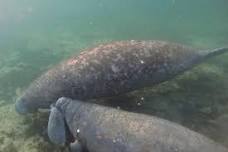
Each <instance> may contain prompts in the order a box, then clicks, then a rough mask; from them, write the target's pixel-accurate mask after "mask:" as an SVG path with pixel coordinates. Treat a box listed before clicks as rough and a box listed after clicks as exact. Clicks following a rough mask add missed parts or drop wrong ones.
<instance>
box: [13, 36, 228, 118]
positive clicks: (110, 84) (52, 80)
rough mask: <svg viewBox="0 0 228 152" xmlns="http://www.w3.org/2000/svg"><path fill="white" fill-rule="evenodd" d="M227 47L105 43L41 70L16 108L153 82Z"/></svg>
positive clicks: (112, 92)
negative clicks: (210, 47)
mask: <svg viewBox="0 0 228 152" xmlns="http://www.w3.org/2000/svg"><path fill="white" fill-rule="evenodd" d="M226 51H228V48H217V49H212V50H196V49H193V48H190V47H187V46H183V45H181V44H176V43H170V42H165V41H152V40H151V41H149V40H148V41H135V40H131V41H117V42H112V43H108V44H101V45H99V46H97V47H94V48H90V49H87V50H85V51H83V52H82V53H81V54H79V55H78V56H74V57H72V58H70V59H68V60H66V61H63V62H61V63H60V64H59V65H57V66H55V67H54V68H52V69H50V70H48V71H47V72H46V73H44V74H43V75H41V76H40V77H39V78H38V79H37V80H35V81H34V82H33V83H32V84H31V85H30V86H29V87H28V89H27V90H26V91H25V92H24V94H23V95H22V96H21V97H20V98H19V99H18V100H17V102H16V110H17V112H18V113H21V114H26V113H30V112H35V111H37V109H39V108H49V107H50V105H51V104H52V103H53V102H55V101H57V99H58V98H60V97H69V98H71V99H78V100H83V101H85V100H89V99H96V98H102V97H112V96H116V95H120V94H124V93H127V92H130V91H133V90H136V89H140V88H143V87H148V86H153V85H156V84H158V83H161V82H163V81H166V80H169V79H171V78H173V77H174V76H176V75H178V74H181V73H183V72H184V71H185V70H187V69H190V68H192V67H193V66H194V65H197V64H198V63H200V62H202V61H203V60H205V59H207V58H209V57H213V56H216V55H219V54H221V53H224V52H226Z"/></svg>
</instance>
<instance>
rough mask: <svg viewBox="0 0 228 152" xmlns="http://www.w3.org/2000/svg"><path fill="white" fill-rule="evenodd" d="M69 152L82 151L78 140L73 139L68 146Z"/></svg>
mask: <svg viewBox="0 0 228 152" xmlns="http://www.w3.org/2000/svg"><path fill="white" fill-rule="evenodd" d="M69 149H70V152H83V147H82V145H81V144H80V142H79V141H78V140H75V141H74V142H73V143H71V144H70V146H69Z"/></svg>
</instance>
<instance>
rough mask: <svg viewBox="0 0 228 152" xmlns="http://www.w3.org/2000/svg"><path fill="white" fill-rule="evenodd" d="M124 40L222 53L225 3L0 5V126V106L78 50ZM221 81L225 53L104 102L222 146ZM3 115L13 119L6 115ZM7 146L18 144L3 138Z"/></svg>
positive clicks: (226, 104) (226, 70) (226, 102)
mask: <svg viewBox="0 0 228 152" xmlns="http://www.w3.org/2000/svg"><path fill="white" fill-rule="evenodd" d="M129 39H136V40H141V39H143V40H150V39H158V40H167V41H172V42H178V43H182V44H186V45H190V46H192V47H196V48H204V49H205V48H216V47H222V46H228V1H227V0H191V1H190V0H108V1H107V0H68V1H61V0H55V1H54V0H39V1H37V0H21V1H16V0H7V1H4V0H0V86H1V87H0V101H1V102H0V106H1V109H4V110H2V112H1V111H0V115H2V117H0V118H1V119H2V120H1V119H0V122H1V121H3V119H5V118H6V117H5V116H3V115H4V114H3V113H6V111H5V109H6V108H5V107H8V106H13V105H12V104H13V103H14V102H15V99H16V98H17V97H18V96H19V95H20V94H21V93H22V92H23V90H24V89H26V87H27V86H28V85H29V84H30V83H31V82H32V81H33V80H34V79H35V78H37V77H38V76H39V75H40V74H41V73H42V72H43V71H45V70H47V69H48V68H51V67H52V66H53V65H55V64H57V63H58V62H60V61H61V60H63V59H66V58H67V57H69V56H71V55H72V54H75V53H76V54H77V53H79V52H80V51H81V50H82V49H83V48H87V47H91V46H94V45H96V44H99V43H104V42H109V41H113V40H129ZM227 78H228V54H227V53H226V54H224V55H221V56H218V57H216V58H214V59H210V60H208V61H206V62H205V63H203V64H201V65H199V66H197V67H196V68H194V69H193V70H190V71H188V72H186V73H185V74H184V75H182V76H179V77H177V78H176V79H174V80H172V81H169V82H166V83H163V84H161V85H159V86H157V87H153V88H147V89H143V90H140V91H137V92H134V93H130V94H128V95H126V96H124V97H119V98H118V99H115V100H124V101H125V102H121V103H122V104H121V105H118V104H117V105H115V104H114V103H113V101H110V103H112V105H114V106H119V107H120V108H123V109H128V110H131V111H135V112H142V113H147V114H152V115H157V116H159V117H162V118H166V119H169V120H172V121H175V122H178V123H180V124H182V125H184V126H187V127H189V128H191V129H193V130H196V131H198V132H200V133H202V134H204V135H206V136H208V137H211V138H212V139H214V140H216V141H217V142H220V143H221V144H224V145H227V146H228V138H227V136H228V132H227V129H226V128H227V127H228V123H227V122H228V95H227V92H228V80H227ZM1 113H2V114H1ZM7 113H8V115H9V116H10V115H11V113H12V115H15V114H13V113H14V111H13V108H11V110H10V111H8V112H7ZM15 117H16V116H15ZM17 117H18V118H19V117H22V116H17ZM11 118H12V116H10V117H9V119H8V121H7V122H6V123H4V124H0V128H1V129H0V144H1V143H2V144H3V145H4V144H6V143H9V142H6V137H5V134H4V133H5V132H7V133H12V130H7V131H5V128H6V127H7V125H5V124H8V125H9V126H11V127H13V125H14V126H15V125H16V124H15V122H14V121H15V120H14V119H13V118H12V119H11ZM4 121H5V120H4ZM23 123H24V122H23ZM28 123H31V122H30V121H29V122H28ZM10 124H13V125H10ZM17 125H18V124H17ZM21 125H22V124H19V126H21ZM29 126H30V133H29V134H31V136H29V138H38V137H35V134H36V135H37V133H36V131H37V130H41V129H37V128H34V134H32V133H31V130H32V129H33V128H32V127H31V126H33V125H29ZM33 127H34V126H33ZM44 128H45V126H44ZM14 131H15V132H17V131H18V132H21V130H19V129H18V130H17V129H16V130H15V129H14ZM15 134H16V133H15ZM22 134H23V135H24V134H26V131H25V132H24V133H22ZM44 134H45V133H44ZM12 136H14V137H12ZM39 136H40V134H39ZM44 136H45V135H44ZM27 138H28V137H27V136H26V137H23V140H25V139H27ZM41 138H42V137H41ZM13 139H17V140H19V139H20V138H18V137H17V135H13V133H12V135H11V134H10V135H9V136H7V140H9V141H11V140H13ZM44 140H46V139H44ZM44 143H45V142H44ZM12 144H15V143H14V142H12ZM45 144H49V143H45ZM16 145H17V144H16ZM45 146H46V147H47V145H44V148H45ZM24 147H25V149H26V147H27V148H28V149H31V147H30V148H29V146H28V145H25V146H24ZM50 147H51V146H50ZM50 147H49V148H50ZM1 148H2V147H1V146H0V151H1ZM3 148H5V147H4V146H3ZM3 148H2V149H3ZM6 149H7V148H6ZM6 149H4V150H6ZM34 149H35V148H34ZM7 150H8V149H7ZM9 151H13V150H9ZM16 151H22V150H21V149H19V148H16ZM37 151H40V150H37Z"/></svg>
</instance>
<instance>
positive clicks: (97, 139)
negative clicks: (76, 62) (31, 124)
mask: <svg viewBox="0 0 228 152" xmlns="http://www.w3.org/2000/svg"><path fill="white" fill-rule="evenodd" d="M67 129H69V132H70V133H71V134H72V135H73V137H74V140H75V142H74V143H73V144H71V147H72V148H71V149H73V150H72V151H78V152H79V149H80V150H81V151H83V150H84V151H89V152H228V150H227V149H226V148H225V147H223V146H221V145H219V144H218V143H215V142H214V141H212V140H210V139H208V138H207V137H205V136H203V135H201V134H199V133H196V132H194V131H191V130H189V129H187V128H185V127H183V126H180V125H178V124H176V123H173V122H170V121H168V120H164V119H160V118H157V117H154V116H148V115H144V114H138V113H131V112H127V111H123V110H117V109H114V108H110V107H104V106H100V105H96V104H93V103H86V102H81V101H78V100H71V99H68V98H64V97H62V98H60V99H59V100H58V101H57V103H56V104H55V106H53V107H52V108H51V113H50V117H49V122H48V136H49V138H50V140H51V141H52V142H53V143H55V144H59V145H64V144H65V143H66V142H67V140H66V135H67V134H66V131H67ZM72 141H73V140H72Z"/></svg>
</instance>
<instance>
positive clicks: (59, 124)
mask: <svg viewBox="0 0 228 152" xmlns="http://www.w3.org/2000/svg"><path fill="white" fill-rule="evenodd" d="M48 137H49V139H50V140H51V142H52V143H54V144H57V145H61V146H64V145H65V143H66V128H65V121H64V116H63V115H62V112H61V111H60V110H59V109H58V108H57V107H55V106H52V107H51V112H50V116H49V120H48Z"/></svg>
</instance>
